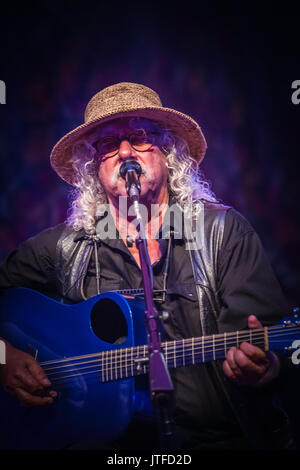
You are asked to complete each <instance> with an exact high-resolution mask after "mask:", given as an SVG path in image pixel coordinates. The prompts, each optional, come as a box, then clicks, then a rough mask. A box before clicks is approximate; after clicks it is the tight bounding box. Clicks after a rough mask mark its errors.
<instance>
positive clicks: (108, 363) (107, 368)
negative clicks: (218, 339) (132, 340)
mask: <svg viewBox="0 0 300 470" xmlns="http://www.w3.org/2000/svg"><path fill="white" fill-rule="evenodd" d="M230 347H231V346H230ZM140 348H143V347H140ZM118 351H119V350H118ZM138 351H139V350H138V349H137V348H135V350H132V352H131V357H130V355H129V358H128V360H127V361H125V362H124V358H123V357H122V362H121V361H120V357H119V358H118V357H117V358H116V354H114V353H115V352H116V351H110V354H109V352H106V357H104V356H103V355H102V358H101V359H102V361H101V359H100V358H99V359H98V360H97V361H94V362H95V364H94V365H90V366H87V367H82V365H81V367H77V368H75V370H74V369H72V367H74V364H70V365H69V369H68V370H67V369H65V370H64V372H65V373H67V374H68V375H66V376H60V375H59V376H58V377H51V380H55V379H57V378H60V379H64V378H68V377H70V375H71V374H70V372H72V371H76V374H74V375H76V376H78V374H79V375H80V374H83V375H84V373H85V372H84V371H85V369H88V368H92V367H96V371H95V372H97V373H102V375H106V376H107V375H108V373H110V374H111V375H112V374H113V373H114V374H115V376H117V375H118V372H119V375H120V377H121V376H123V369H125V371H126V370H128V369H129V368H132V367H134V363H133V359H134V354H135V353H136V352H138ZM174 351H175V350H174ZM200 351H201V354H202V355H203V351H202V349H201V350H200ZM212 351H213V353H214V354H215V355H216V356H217V355H218V352H219V351H222V357H224V355H223V354H224V348H221V349H216V350H209V349H207V350H206V355H209V354H211V352H212ZM172 352H173V351H169V353H168V354H171V356H172ZM182 352H183V353H184V354H183V355H182V354H181V353H182ZM198 352H199V348H198V349H196V350H195V349H194V350H193V349H192V355H193V354H198ZM189 354H190V350H189V349H188V348H183V349H182V350H179V349H178V348H177V351H176V359H177V361H178V362H180V360H181V359H182V358H184V359H185V361H186V362H188V361H189ZM113 356H114V357H113ZM204 356H205V354H204ZM216 358H217V357H216ZM207 359H208V360H209V359H210V358H207ZM101 362H102V368H101ZM103 362H105V365H104V366H103ZM192 362H193V361H192ZM113 363H114V365H113ZM54 374H57V371H56V372H54ZM48 375H51V374H48ZM52 375H53V372H52Z"/></svg>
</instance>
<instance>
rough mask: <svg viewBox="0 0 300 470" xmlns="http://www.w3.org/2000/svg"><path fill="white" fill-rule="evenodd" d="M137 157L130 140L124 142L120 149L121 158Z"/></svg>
mask: <svg viewBox="0 0 300 470" xmlns="http://www.w3.org/2000/svg"><path fill="white" fill-rule="evenodd" d="M133 156H135V150H134V149H133V148H132V147H131V145H130V143H129V142H128V140H122V142H121V143H120V147H119V157H120V158H128V157H133Z"/></svg>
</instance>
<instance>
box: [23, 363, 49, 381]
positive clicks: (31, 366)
mask: <svg viewBox="0 0 300 470" xmlns="http://www.w3.org/2000/svg"><path fill="white" fill-rule="evenodd" d="M26 365H27V369H28V370H29V372H30V373H31V375H32V376H33V377H34V379H35V380H36V381H37V382H38V383H39V384H40V385H41V386H42V387H50V385H51V382H50V380H49V379H48V377H47V376H46V374H45V372H44V370H43V369H42V368H41V366H40V365H39V364H38V362H36V361H30V362H27V364H26Z"/></svg>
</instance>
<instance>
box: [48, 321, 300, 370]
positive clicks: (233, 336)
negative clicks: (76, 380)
mask: <svg viewBox="0 0 300 470" xmlns="http://www.w3.org/2000/svg"><path fill="white" fill-rule="evenodd" d="M271 328H272V329H271ZM291 328H295V329H297V328H298V327H297V326H294V325H293V326H290V327H289V329H288V330H285V329H283V328H282V327H280V326H278V327H277V326H274V327H269V329H268V337H269V338H270V337H271V336H272V335H274V334H275V336H276V335H277V333H276V330H278V331H283V332H284V334H286V332H287V331H289V332H290V330H291ZM250 332H252V333H250ZM238 333H239V334H238V340H239V343H240V340H241V339H244V338H247V337H248V339H249V337H250V336H251V338H252V339H255V338H256V337H259V336H260V335H264V334H265V329H264V328H259V329H255V330H241V331H239V332H238ZM203 338H204V339H203ZM224 339H225V336H224V333H218V334H215V335H214V339H213V338H212V335H211V336H204V337H202V336H200V337H198V338H184V342H185V345H188V344H189V342H191V343H193V342H194V343H195V342H198V343H199V342H201V343H202V342H204V344H205V346H209V345H210V342H212V343H215V344H218V343H220V342H221V343H224V342H225V341H224ZM230 339H232V340H234V339H235V340H236V339H237V332H236V331H235V332H230V333H226V342H227V341H230ZM174 341H175V343H176V345H178V344H179V343H181V341H182V340H178V339H177V340H174ZM174 341H172V340H171V341H167V342H163V343H162V345H164V344H166V343H168V345H169V346H170V347H174ZM176 345H175V347H176ZM143 346H144V345H141V346H140V347H143ZM169 346H168V347H169ZM138 347H139V346H132V347H130V348H118V349H112V350H111V351H119V350H120V349H122V350H125V349H127V350H131V349H132V348H138ZM105 352H107V351H102V352H100V353H99V352H97V353H92V354H85V355H82V356H72V357H68V358H61V359H54V360H50V361H44V362H41V363H40V365H41V366H47V365H54V364H61V363H65V362H68V361H74V360H81V359H88V358H92V357H99V356H101V355H102V354H103V353H105ZM62 367H63V366H62ZM50 369H51V368H50V367H49V368H48V369H46V368H45V370H50Z"/></svg>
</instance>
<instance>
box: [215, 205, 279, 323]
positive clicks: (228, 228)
mask: <svg viewBox="0 0 300 470" xmlns="http://www.w3.org/2000/svg"><path fill="white" fill-rule="evenodd" d="M218 294H219V299H220V302H221V312H220V315H219V329H220V331H230V330H231V331H232V330H237V329H243V328H247V324H248V316H249V315H256V316H257V318H258V319H259V320H260V321H261V323H262V324H263V325H270V324H273V323H275V322H277V321H279V320H280V319H281V318H282V317H283V316H286V315H288V311H287V302H286V300H285V298H284V296H283V293H282V289H281V286H280V284H279V282H278V280H277V279H276V277H275V275H274V272H273V269H272V267H271V264H270V262H269V260H268V259H267V256H266V254H265V252H264V250H263V247H262V244H261V241H260V239H259V237H258V235H257V234H256V232H255V231H254V230H253V228H252V227H251V225H250V224H249V223H248V222H247V220H246V219H244V217H242V216H241V215H240V214H239V213H238V212H236V211H235V210H233V209H230V210H229V211H228V212H227V215H226V220H225V229H224V238H223V243H222V249H221V253H220V258H219V263H218Z"/></svg>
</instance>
